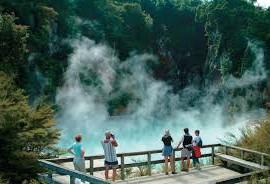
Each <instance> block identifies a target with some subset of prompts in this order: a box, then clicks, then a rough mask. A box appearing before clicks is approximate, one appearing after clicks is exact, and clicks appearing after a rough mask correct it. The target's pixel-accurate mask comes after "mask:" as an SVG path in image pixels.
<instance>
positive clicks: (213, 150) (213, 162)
mask: <svg viewBox="0 0 270 184" xmlns="http://www.w3.org/2000/svg"><path fill="white" fill-rule="evenodd" d="M211 149H212V156H211V158H212V165H215V147H214V146H212V147H211Z"/></svg>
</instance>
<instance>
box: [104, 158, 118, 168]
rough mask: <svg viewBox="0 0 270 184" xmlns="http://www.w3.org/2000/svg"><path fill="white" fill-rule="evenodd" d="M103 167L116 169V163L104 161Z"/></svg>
mask: <svg viewBox="0 0 270 184" xmlns="http://www.w3.org/2000/svg"><path fill="white" fill-rule="evenodd" d="M104 165H105V166H109V167H112V168H116V167H118V161H115V162H108V161H106V160H105V161H104Z"/></svg>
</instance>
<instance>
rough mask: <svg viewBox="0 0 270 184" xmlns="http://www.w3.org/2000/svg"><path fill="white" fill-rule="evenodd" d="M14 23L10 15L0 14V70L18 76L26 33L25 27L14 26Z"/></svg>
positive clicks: (21, 65)
mask: <svg viewBox="0 0 270 184" xmlns="http://www.w3.org/2000/svg"><path fill="white" fill-rule="evenodd" d="M15 21H16V18H15V17H14V16H12V15H1V14H0V43H1V44H0V50H1V52H0V70H2V71H5V72H7V73H9V74H15V75H19V76H20V74H21V73H20V70H21V69H22V67H23V66H24V65H25V60H24V57H25V54H26V51H27V49H26V41H27V37H28V33H27V27H26V26H22V25H16V24H15V23H14V22H15ZM19 76H18V77H19Z"/></svg>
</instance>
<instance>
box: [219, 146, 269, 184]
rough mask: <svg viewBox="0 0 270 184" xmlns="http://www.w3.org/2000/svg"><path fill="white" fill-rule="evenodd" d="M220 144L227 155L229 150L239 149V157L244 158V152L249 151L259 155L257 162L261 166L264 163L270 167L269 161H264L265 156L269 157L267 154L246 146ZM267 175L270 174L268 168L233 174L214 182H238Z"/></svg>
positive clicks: (226, 183) (228, 183)
mask: <svg viewBox="0 0 270 184" xmlns="http://www.w3.org/2000/svg"><path fill="white" fill-rule="evenodd" d="M220 146H221V147H223V148H224V153H225V154H227V155H229V151H230V150H236V151H240V158H241V159H244V158H245V154H246V153H250V154H253V155H258V156H260V163H259V164H260V165H261V166H265V165H266V166H268V167H270V165H269V163H268V164H266V162H265V158H266V157H267V158H270V155H269V154H266V153H262V152H259V151H254V150H250V149H246V148H241V147H237V146H230V145H223V144H221V145H220ZM234 156H235V155H234ZM269 175H270V170H269V169H266V170H258V171H252V172H248V173H244V174H241V175H239V176H233V177H230V178H226V179H220V180H218V181H216V184H230V183H239V182H242V181H248V180H250V179H252V178H257V179H259V178H260V177H269Z"/></svg>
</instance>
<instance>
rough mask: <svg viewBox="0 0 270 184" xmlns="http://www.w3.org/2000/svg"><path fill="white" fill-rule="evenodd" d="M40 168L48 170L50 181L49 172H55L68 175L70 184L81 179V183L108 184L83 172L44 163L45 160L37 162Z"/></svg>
mask: <svg viewBox="0 0 270 184" xmlns="http://www.w3.org/2000/svg"><path fill="white" fill-rule="evenodd" d="M38 162H39V164H40V166H42V167H43V168H45V169H47V170H49V171H50V172H49V176H48V178H51V179H52V174H51V172H56V173H57V174H62V175H69V176H70V184H74V183H75V178H78V179H81V180H83V181H87V182H90V183H91V184H92V183H93V184H109V182H108V181H106V180H103V179H101V178H97V177H95V176H92V175H89V174H85V173H83V172H79V171H76V170H72V169H69V168H66V167H62V166H60V165H58V164H55V163H52V162H49V161H46V160H38Z"/></svg>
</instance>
